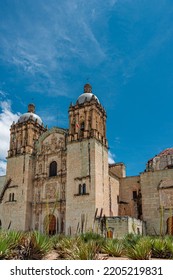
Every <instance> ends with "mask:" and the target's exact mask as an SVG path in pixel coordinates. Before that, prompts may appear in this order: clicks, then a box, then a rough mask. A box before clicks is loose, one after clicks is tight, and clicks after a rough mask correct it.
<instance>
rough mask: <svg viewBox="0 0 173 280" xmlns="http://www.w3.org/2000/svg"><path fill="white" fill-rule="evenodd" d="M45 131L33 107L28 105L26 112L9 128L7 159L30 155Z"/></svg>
mask: <svg viewBox="0 0 173 280" xmlns="http://www.w3.org/2000/svg"><path fill="white" fill-rule="evenodd" d="M45 130H46V129H45V128H44V126H43V122H42V120H41V118H40V117H39V116H38V115H36V114H35V105H34V104H29V105H28V112H27V113H25V114H23V115H21V116H20V118H19V120H18V122H17V123H13V124H12V125H11V128H10V148H9V151H8V158H10V157H14V156H17V155H21V154H32V153H33V151H34V143H35V141H36V140H37V139H38V138H39V136H40V135H41V134H42V133H43V132H44V131H45Z"/></svg>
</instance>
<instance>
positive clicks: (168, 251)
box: [152, 237, 173, 259]
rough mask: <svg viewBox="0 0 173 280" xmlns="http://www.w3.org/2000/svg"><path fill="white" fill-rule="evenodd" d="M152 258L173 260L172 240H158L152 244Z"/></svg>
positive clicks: (167, 238)
mask: <svg viewBox="0 0 173 280" xmlns="http://www.w3.org/2000/svg"><path fill="white" fill-rule="evenodd" d="M152 257H153V258H163V259H173V241H172V238H169V237H166V238H164V239H163V238H156V239H153V242H152Z"/></svg>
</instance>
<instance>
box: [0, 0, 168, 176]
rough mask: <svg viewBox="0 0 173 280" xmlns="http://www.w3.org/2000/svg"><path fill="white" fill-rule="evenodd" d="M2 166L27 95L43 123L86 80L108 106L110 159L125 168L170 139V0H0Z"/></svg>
mask: <svg viewBox="0 0 173 280" xmlns="http://www.w3.org/2000/svg"><path fill="white" fill-rule="evenodd" d="M0 6H1V9H0V142H1V145H0V174H3V173H4V172H5V157H6V155H7V152H6V151H7V149H8V141H9V140H8V139H9V126H10V124H11V122H12V121H13V120H15V121H16V120H17V118H18V116H19V114H22V113H24V112H26V111H27V104H28V103H30V102H34V103H35V105H36V110H37V114H38V115H40V117H41V118H42V119H43V121H44V124H45V125H46V124H47V125H48V127H52V126H60V127H68V107H69V104H70V102H73V103H75V101H76V99H77V97H78V96H79V95H80V94H81V93H82V92H83V85H84V84H85V83H86V82H89V83H90V84H91V85H92V88H93V93H94V94H96V95H97V97H98V98H99V100H100V102H101V103H102V105H103V106H104V107H105V109H106V111H107V116H108V118H107V138H108V141H109V148H110V159H112V160H114V161H115V162H124V163H125V165H126V168H127V174H128V175H137V174H138V173H139V172H142V171H143V170H144V169H145V164H146V162H147V160H148V159H150V158H152V157H153V156H155V155H156V154H158V153H159V152H160V151H162V150H163V149H165V148H168V147H172V146H173V114H172V103H173V97H172V96H173V51H172V50H173V2H172V1H171V0H170V1H169V0H159V1H158V0H157V1H156V0H150V1H149V0H104V1H98V0H59V1H57V0H49V1H47V0H37V1H33V0H25V1H21V0H20V1H19V0H13V1H11V0H3V1H2V0H0Z"/></svg>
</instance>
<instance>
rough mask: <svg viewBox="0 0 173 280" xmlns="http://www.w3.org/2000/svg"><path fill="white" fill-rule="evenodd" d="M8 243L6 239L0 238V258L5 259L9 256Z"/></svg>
mask: <svg viewBox="0 0 173 280" xmlns="http://www.w3.org/2000/svg"><path fill="white" fill-rule="evenodd" d="M9 253H10V250H9V243H8V240H7V239H5V238H4V239H2V238H0V260H4V259H7V258H8V256H9Z"/></svg>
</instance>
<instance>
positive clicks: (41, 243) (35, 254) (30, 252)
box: [12, 232, 52, 260]
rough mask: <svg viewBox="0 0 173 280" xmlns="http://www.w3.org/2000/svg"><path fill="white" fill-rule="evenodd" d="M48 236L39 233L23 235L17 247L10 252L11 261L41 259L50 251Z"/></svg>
mask: <svg viewBox="0 0 173 280" xmlns="http://www.w3.org/2000/svg"><path fill="white" fill-rule="evenodd" d="M51 245H52V244H51V242H50V240H49V238H48V236H46V235H43V234H41V233H39V232H28V233H24V234H23V235H22V237H21V239H20V242H19V243H18V245H16V246H15V248H14V249H13V250H12V258H13V259H22V260H34V259H41V258H42V257H43V256H44V255H45V253H47V252H48V251H49V250H50V249H51Z"/></svg>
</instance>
